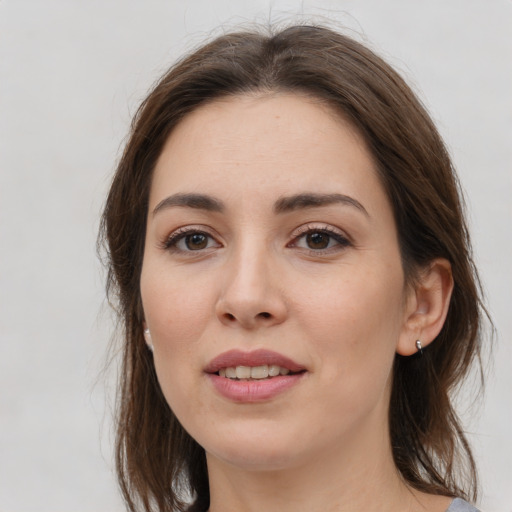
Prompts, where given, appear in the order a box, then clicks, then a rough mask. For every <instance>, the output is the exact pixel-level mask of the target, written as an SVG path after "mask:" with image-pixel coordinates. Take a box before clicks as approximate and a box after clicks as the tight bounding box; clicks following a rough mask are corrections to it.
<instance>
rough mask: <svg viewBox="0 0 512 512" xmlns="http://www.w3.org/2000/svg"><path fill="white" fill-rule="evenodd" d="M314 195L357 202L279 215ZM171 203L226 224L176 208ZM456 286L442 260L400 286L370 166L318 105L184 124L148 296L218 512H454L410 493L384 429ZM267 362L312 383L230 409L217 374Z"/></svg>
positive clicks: (171, 152)
mask: <svg viewBox="0 0 512 512" xmlns="http://www.w3.org/2000/svg"><path fill="white" fill-rule="evenodd" d="M304 193H308V194H333V193H337V194H340V195H343V196H345V197H348V198H350V199H351V200H352V203H350V201H349V202H347V201H345V202H332V203H329V204H323V205H318V206H314V207H311V206H309V207H296V208H293V209H291V210H289V211H284V212H276V203H277V202H278V201H279V200H281V199H282V198H283V197H289V196H293V195H296V194H304ZM175 194H202V195H207V196H209V197H212V198H214V199H215V201H216V202H217V204H219V203H222V211H210V210H208V209H205V208H197V207H190V206H187V205H176V204H174V205H172V204H170V203H171V202H172V201H169V200H167V203H165V201H166V198H169V197H171V196H174V195H175ZM162 202H164V203H162ZM356 202H357V204H358V205H360V206H357V205H355V204H356ZM158 205H160V206H158ZM196 206H198V205H196ZM199 206H201V205H199ZM155 208H156V211H155ZM184 230H189V231H187V233H188V234H189V235H190V234H192V233H194V232H195V233H199V234H200V238H198V239H192V238H190V237H189V238H184V237H183V232H184ZM307 232H309V234H310V238H307ZM176 233H178V237H177V238H176V237H175V238H174V240H173V241H171V242H169V237H172V236H173V235H175V234H176ZM315 233H316V235H315ZM205 234H206V237H205ZM319 234H320V240H321V241H322V243H323V242H326V243H327V248H325V249H318V248H317V246H314V247H313V248H312V247H311V240H312V239H311V235H313V236H316V237H317V238H314V240H317V241H318V235H319ZM179 236H182V237H181V238H179ZM201 237H202V238H201ZM322 237H323V238H322ZM198 240H200V241H201V243H203V245H201V243H199V244H198V243H196V245H194V242H197V241H198ZM187 243H188V245H187ZM204 243H206V245H204ZM320 245H322V244H320ZM452 286H453V285H452V280H451V274H450V268H449V264H448V263H447V262H446V261H443V260H436V261H435V262H433V263H432V265H431V266H430V267H429V268H428V269H424V271H423V272H422V273H421V274H420V279H419V280H418V284H417V285H416V286H415V288H414V289H413V288H411V287H410V286H408V285H407V283H405V280H404V273H403V269H402V265H401V258H400V251H399V246H398V240H397V231H396V226H395V222H394V218H393V213H392V210H391V206H390V203H389V200H388V198H387V196H386V194H385V192H384V189H383V187H382V185H381V183H380V181H379V178H378V176H377V173H376V170H375V166H374V163H373V161H372V158H371V155H370V154H369V152H368V150H367V149H366V147H365V143H364V141H363V140H362V138H361V137H360V136H359V135H358V133H357V132H356V131H355V130H354V129H353V128H352V127H351V126H350V125H349V124H348V123H347V122H345V121H344V120H343V119H342V118H340V117H339V116H337V115H335V114H334V113H333V112H331V111H330V110H328V109H327V108H326V107H325V106H323V105H322V104H321V103H319V102H318V101H315V100H313V99H311V98H308V97H305V96H299V95H292V94H273V95H268V94H267V95H259V96H258V95H253V96H237V97H234V98H228V99H223V100H217V101H215V102H213V103H210V104H208V105H206V106H203V107H200V108H199V109H197V110H196V111H194V112H192V113H191V114H189V115H188V116H187V117H186V118H185V119H184V120H183V121H182V122H181V123H180V124H179V125H178V126H177V127H176V129H175V130H174V131H173V133H172V134H171V136H170V138H169V139H168V141H167V143H166V145H165V147H164V149H163V151H162V154H161V155H160V158H159V160H158V162H157V165H156V168H155V172H154V176H153V181H152V186H151V192H150V201H149V215H148V224H147V235H146V245H145V253H144V262H143V269H142V275H141V294H142V301H143V308H144V313H145V327H146V326H147V327H148V328H149V330H150V332H151V335H150V336H151V338H150V342H151V343H152V344H153V346H154V362H155V367H156V371H157V375H158V379H159V382H160V385H161V387H162V390H163V393H164V395H165V397H166V399H167V401H168V403H169V405H170V406H171V408H172V410H173V411H174V413H175V414H176V416H177V418H178V419H179V421H180V422H181V423H182V425H183V426H184V428H185V429H186V430H187V431H188V432H189V433H190V434H191V435H192V437H193V438H194V439H196V440H197V442H198V443H199V444H200V445H201V446H203V447H204V449H205V450H206V454H207V462H208V470H209V478H210V490H211V508H210V511H211V512H220V511H224V512H226V511H235V510H236V511H240V510H243V511H253V510H254V511H256V510H266V511H274V510H275V511H278V510H279V511H286V510H290V511H292V510H293V511H294V512H297V511H308V512H314V511H317V510H318V511H320V510H322V511H324V512H325V511H360V510H365V511H372V510H376V511H377V510H378V511H380V512H382V511H386V510H390V511H391V510H393V511H395V512H396V511H406V510H431V511H439V512H441V511H444V510H446V508H447V507H448V505H449V502H450V500H449V499H447V498H444V497H435V496H428V495H424V494H422V493H419V492H416V491H412V490H411V489H409V488H408V486H407V485H406V484H405V483H404V482H403V481H402V479H401V477H400V475H399V474H398V472H397V470H396V468H395V466H394V463H393V458H392V453H391V448H390V443H389V432H388V422H387V415H388V407H389V397H390V389H391V387H390V386H391V370H392V365H393V360H394V357H395V354H396V353H397V352H398V353H401V354H403V355H409V354H412V353H414V352H415V351H416V348H415V341H416V340H417V339H421V341H422V344H423V346H426V345H427V344H428V343H429V342H430V341H432V340H433V339H434V338H435V336H436V335H437V333H438V332H439V330H440V329H441V326H442V323H443V321H444V318H445V315H446V310H447V307H448V302H449V297H450V293H451V289H452ZM261 348H264V349H270V350H273V351H277V352H279V353H281V354H283V355H285V356H287V357H289V358H291V359H293V360H294V361H296V362H298V363H300V364H301V365H303V366H304V367H305V368H306V370H307V371H306V373H305V375H304V376H303V378H302V379H301V380H300V383H299V384H297V385H295V386H294V387H293V388H291V389H289V390H287V391H285V392H283V393H281V394H279V395H277V396H276V397H274V398H272V399H270V400H266V401H264V402H261V403H252V404H247V403H242V404H241V403H235V402H233V401H230V400H228V399H227V398H225V397H223V396H221V395H220V394H219V393H218V392H217V391H216V390H215V389H214V387H213V386H212V385H211V382H210V380H209V379H208V378H207V376H206V375H205V373H204V368H205V366H206V365H207V364H208V363H209V362H210V361H211V360H212V359H213V358H214V357H216V356H218V355H219V354H221V353H223V352H225V351H227V350H231V349H240V350H245V351H249V350H254V349H261Z"/></svg>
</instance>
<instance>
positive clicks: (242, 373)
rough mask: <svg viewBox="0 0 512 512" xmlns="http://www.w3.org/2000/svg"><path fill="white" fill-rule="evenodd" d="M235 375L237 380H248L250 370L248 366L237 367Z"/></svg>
mask: <svg viewBox="0 0 512 512" xmlns="http://www.w3.org/2000/svg"><path fill="white" fill-rule="evenodd" d="M235 373H236V378H237V379H250V378H251V368H250V367H249V366H237V367H236V370H235Z"/></svg>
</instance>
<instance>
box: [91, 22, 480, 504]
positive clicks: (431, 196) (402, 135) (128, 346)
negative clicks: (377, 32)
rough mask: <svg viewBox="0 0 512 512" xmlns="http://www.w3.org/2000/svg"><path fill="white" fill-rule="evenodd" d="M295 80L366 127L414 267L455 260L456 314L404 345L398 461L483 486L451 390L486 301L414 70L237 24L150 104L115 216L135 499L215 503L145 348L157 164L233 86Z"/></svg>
mask: <svg viewBox="0 0 512 512" xmlns="http://www.w3.org/2000/svg"><path fill="white" fill-rule="evenodd" d="M265 91H269V92H272V91H287V92H297V93H301V94H304V93H305V94H307V95H310V96H312V97H315V98H318V99H320V100H322V101H325V102H326V103H327V104H328V105H330V106H331V107H332V108H334V109H336V110H337V111H338V112H341V113H342V115H343V116H344V117H345V118H346V119H348V120H349V121H350V122H351V123H352V124H353V125H354V126H355V127H356V128H357V129H358V130H359V132H360V133H361V134H362V136H363V137H364V138H365V140H366V142H367V145H368V148H369V149H370V151H371V153H372V154H373V157H374V160H375V162H376V164H377V168H378V171H379V174H380V178H381V180H382V183H383V185H384V187H385V190H386V192H387V194H388V197H389V199H390V201H391V203H392V207H393V210H394V215H395V220H396V224H397V228H398V233H399V243H400V249H401V255H402V261H403V267H404V270H405V275H406V278H407V281H408V282H409V283H411V282H412V283H413V282H414V277H415V275H417V274H416V273H417V271H418V270H419V269H420V268H422V267H425V266H427V265H428V264H429V262H431V261H432V260H433V259H434V258H438V257H441V258H446V259H447V260H448V261H449V262H450V263H451V265H452V271H453V279H454V290H453V295H452V299H451V304H450V308H449V312H448V317H447V319H446V322H445V324H444V327H443V329H442V331H441V333H440V334H439V336H438V337H437V339H436V340H435V342H434V343H432V344H430V345H429V347H428V348H427V349H426V350H424V355H423V357H421V358H420V357H416V356H412V357H400V356H398V355H397V356H396V360H395V365H394V377H393V388H392V396H391V403H390V411H389V423H390V432H391V444H392V449H393V454H394V460H395V463H396V466H397V468H398V470H399V471H400V473H401V474H402V476H403V478H404V479H405V481H407V482H408V483H409V484H410V485H411V486H413V487H414V488H416V489H419V490H422V491H425V492H428V493H433V494H442V495H448V496H460V497H465V498H469V499H476V493H477V479H476V469H475V463H474V460H473V457H472V454H471V450H470V448H469V446H468V443H467V441H466V438H465V436H464V433H463V430H462V427H461V425H460V422H459V420H458V418H457V415H456V413H455V411H454V408H453V406H452V402H451V398H450V394H451V392H452V391H453V390H454V388H456V386H457V385H458V384H460V382H461V381H462V379H463V378H464V377H465V376H466V374H467V373H468V371H469V368H470V366H471V363H472V362H473V360H474V359H475V358H477V359H478V361H480V346H481V341H480V339H481V337H480V324H481V315H482V313H481V312H482V311H484V310H483V309H482V305H481V299H480V287H479V283H478V276H477V273H476V270H475V268H474V265H473V261H472V257H471V248H470V240H469V236H468V230H467V227H466V224H465V221H464V215H463V211H462V205H461V199H460V192H459V186H458V182H457V178H456V175H455V173H454V170H453V168H452V164H451V162H450V158H449V155H448V152H447V150H446V148H445V146H444V144H443V141H442V140H441V138H440V136H439V134H438V132H437V130H436V128H435V126H434V125H433V123H432V121H431V119H430V118H429V116H428V114H427V113H426V111H425V109H424V108H423V107H422V105H421V103H420V102H419V101H418V99H417V98H416V97H415V95H414V94H413V93H412V91H411V90H410V89H409V87H408V86H407V85H406V84H405V82H404V81H403V80H402V78H401V77H400V76H399V75H398V74H397V73H396V72H395V71H394V70H393V69H392V68H391V67H390V66H389V65H388V64H386V63H385V62H384V61H383V60H382V59H381V58H380V57H378V56H377V55H375V54H374V53H373V52H372V51H370V50H369V49H368V48H366V47H365V46H363V45H361V44H360V43H358V42H356V41H354V40H353V39H351V38H348V37H346V36H344V35H341V34H339V33H337V32H334V31H332V30H330V29H327V28H323V27H318V26H294V27H290V28H287V29H285V30H282V31H280V32H277V33H275V34H270V35H268V34H263V33H260V32H259V31H254V32H239V33H231V34H228V35H224V36H221V37H219V38H217V39H215V40H214V41H213V42H210V43H209V44H206V45H205V46H203V47H201V48H199V49H198V50H197V51H195V52H194V53H193V54H191V55H190V56H188V57H186V58H184V59H183V60H181V61H180V62H178V64H177V65H175V66H174V67H173V68H171V70H170V71H169V72H167V73H166V74H165V76H164V77H163V78H162V79H161V80H160V81H159V83H158V84H157V85H156V86H155V88H154V89H153V90H152V91H151V93H150V94H149V96H148V97H147V99H146V100H145V101H144V102H143V103H142V105H141V106H140V108H139V110H138V112H137V114H136V116H135V119H134V121H133V124H132V129H131V135H130V139H129V141H128V143H127V145H126V148H125V151H124V154H123V156H122V158H121V161H120V163H119V165H118V168H117V171H116V174H115V176H114V179H113V183H112V186H111V189H110V193H109V195H108V199H107V202H106V206H105V210H104V213H103V219H102V228H101V232H100V242H101V241H103V242H106V246H107V250H108V258H109V260H108V268H109V275H108V284H107V291H108V292H110V294H111V292H115V293H116V294H117V295H116V296H117V298H118V301H119V311H118V312H119V315H120V319H121V321H122V323H123V325H124V339H125V343H124V346H123V356H122V357H123V359H122V368H121V371H120V380H119V396H118V423H117V445H116V446H117V452H116V453H117V459H116V462H117V470H118V475H119V482H120V485H121V489H122V492H123V495H124V498H125V500H126V502H127V504H128V507H129V509H130V510H131V511H135V510H138V509H139V506H142V509H143V510H145V511H149V510H153V509H155V508H156V510H159V511H161V512H163V511H171V510H184V509H186V505H185V501H184V498H183V496H186V495H187V494H188V495H190V496H192V498H193V499H194V500H195V502H194V505H193V506H192V508H191V509H190V510H206V509H207V508H208V504H209V490H208V477H207V470H206V459H205V453H204V450H203V449H202V448H201V447H200V446H199V445H198V444H197V443H196V442H195V441H194V440H193V439H192V438H191V437H190V436H189V435H188V434H187V433H186V432H185V430H184V429H183V428H182V426H181V425H180V423H179V422H178V420H177V419H176V417H175V416H174V414H173V412H172V410H171V409H170V408H169V406H168V404H167V403H166V401H165V399H164V397H163V394H162V392H161V390H160V387H159V384H158V382H157V378H156V374H155V369H154V365H153V361H152V356H151V354H150V352H148V350H147V349H146V347H145V343H144V339H143V332H142V322H143V311H142V305H141V298H140V289H139V280H140V274H141V267H142V258H143V249H144V239H145V228H146V216H147V209H148V196H149V188H150V183H151V176H152V171H153V168H154V166H155V163H156V160H157V158H158V156H159V155H160V152H161V150H162V147H163V145H164V143H165V141H166V139H167V138H168V137H169V134H170V133H171V131H172V130H173V128H174V127H175V126H176V125H177V124H178V123H179V122H180V120H181V119H183V117H184V116H186V115H187V114H188V113H190V112H191V111H193V110H194V109H197V108H199V107H200V106H201V105H204V104H205V103H206V102H208V101H212V100H214V99H216V98H220V97H223V96H227V95H239V94H246V93H251V92H263V93H264V92H265Z"/></svg>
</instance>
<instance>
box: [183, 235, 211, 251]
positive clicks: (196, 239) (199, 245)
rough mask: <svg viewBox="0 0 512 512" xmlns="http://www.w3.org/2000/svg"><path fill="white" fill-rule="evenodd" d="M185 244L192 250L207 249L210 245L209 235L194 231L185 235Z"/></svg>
mask: <svg viewBox="0 0 512 512" xmlns="http://www.w3.org/2000/svg"><path fill="white" fill-rule="evenodd" d="M185 245H186V246H187V249H189V250H190V251H198V250H200V249H205V248H206V246H207V245H208V237H207V236H206V235H205V234H203V233H194V234H192V235H187V236H186V237H185Z"/></svg>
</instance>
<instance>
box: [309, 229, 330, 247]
mask: <svg viewBox="0 0 512 512" xmlns="http://www.w3.org/2000/svg"><path fill="white" fill-rule="evenodd" d="M306 242H307V244H308V247H309V248H310V249H325V248H327V246H328V245H329V235H326V234H325V233H309V234H308V235H307V236H306Z"/></svg>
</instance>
